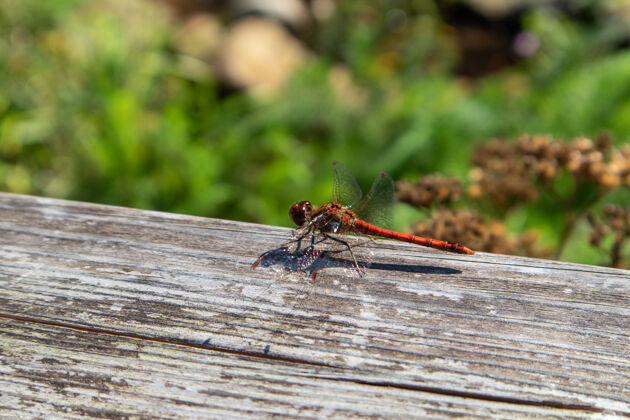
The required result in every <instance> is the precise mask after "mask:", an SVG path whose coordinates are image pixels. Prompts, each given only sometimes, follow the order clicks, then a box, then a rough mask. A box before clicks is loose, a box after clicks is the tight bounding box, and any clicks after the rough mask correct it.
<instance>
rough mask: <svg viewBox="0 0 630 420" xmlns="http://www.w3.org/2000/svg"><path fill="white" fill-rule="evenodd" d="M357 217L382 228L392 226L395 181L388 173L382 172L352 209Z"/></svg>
mask: <svg viewBox="0 0 630 420" xmlns="http://www.w3.org/2000/svg"><path fill="white" fill-rule="evenodd" d="M352 210H354V212H355V213H356V215H357V217H359V219H361V220H365V221H366V222H368V223H371V224H373V225H376V226H378V227H382V228H386V229H388V228H390V227H391V224H392V213H393V210H394V181H393V180H392V178H391V177H390V176H389V175H387V174H386V173H382V174H380V175H379V176H378V177H377V178H376V179H375V180H374V183H373V184H372V188H370V192H369V193H368V194H367V195H366V196H365V197H363V199H362V200H361V201H360V202H359V203H357V204H356V206H355V207H354V208H353V209H352Z"/></svg>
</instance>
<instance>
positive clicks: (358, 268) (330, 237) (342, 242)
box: [322, 233, 361, 274]
mask: <svg viewBox="0 0 630 420" xmlns="http://www.w3.org/2000/svg"><path fill="white" fill-rule="evenodd" d="M322 234H323V235H324V236H325V237H326V238H329V239H332V240H333V241H335V242H338V243H340V244H343V245H344V246H345V247H346V248H348V251H350V255H351V256H352V261H353V262H354V266H355V267H356V268H357V271H358V272H359V274H360V273H361V267H359V263H358V262H357V258H356V257H355V256H354V252H352V247H351V246H350V244H349V243H348V242H346V241H344V240H343V239H339V238H335V237H334V236H331V235H328V234H326V233H322Z"/></svg>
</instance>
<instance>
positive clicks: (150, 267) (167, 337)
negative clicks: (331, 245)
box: [0, 193, 630, 418]
mask: <svg viewBox="0 0 630 420" xmlns="http://www.w3.org/2000/svg"><path fill="white" fill-rule="evenodd" d="M290 235H291V231H290V230H289V229H285V228H278V227H270V226H262V225H255V224H248V223H238V222H232V221H225V220H217V219H206V218H199V217H190V216H183V215H177V214H167V213H159V212H149V211H141V210H134V209H126V208H119V207H111V206H102V205H94V204H87V203H77V202H70V201H62V200H54V199H45V198H38V197H28V196H20V195H11V194H4V193H0V417H18V416H27V417H29V416H30V417H39V418H54V417H57V418H62V417H63V418H84V417H103V418H125V417H147V418H149V417H151V418H160V417H163V418H217V417H222V416H225V415H229V416H233V417H242V418H261V417H262V418H265V417H284V416H286V417H292V418H300V417H307V418H331V417H338V418H351V417H358V418H365V417H384V418H410V417H418V418H431V417H435V418H441V417H455V416H465V417H467V418H473V417H502V418H518V417H523V418H532V417H557V418H592V417H598V418H607V417H611V418H613V417H630V307H629V306H630V305H629V303H630V272H629V271H625V270H615V269H609V268H602V267H594V266H585V265H577V264H567V263H560V262H555V261H546V260H535V259H527V258H518V257H510V256H501V255H493V254H483V253H478V254H475V255H472V256H461V255H453V254H447V253H443V252H440V251H435V250H431V249H427V248H423V247H418V246H415V245H410V244H398V243H395V242H393V241H385V240H383V241H380V240H379V241H376V242H375V244H374V245H375V247H374V255H372V256H371V257H370V258H371V260H372V262H373V263H372V265H371V267H370V268H369V269H368V270H367V271H366V273H365V275H363V276H358V275H356V274H352V270H350V269H347V268H345V267H336V268H335V267H333V268H327V269H325V270H323V271H321V272H319V274H318V276H317V278H316V280H315V281H313V280H311V276H310V274H309V273H305V272H298V273H289V274H287V273H286V272H282V271H281V270H280V267H278V266H269V267H263V266H260V267H258V268H257V269H256V270H252V269H251V264H252V263H253V262H254V261H255V260H256V258H257V257H258V255H259V254H261V253H262V252H264V251H267V250H270V249H274V248H277V247H278V246H279V245H281V244H282V243H283V242H285V241H286V240H287V239H288V238H290ZM349 240H354V239H353V238H350V239H349ZM358 252H359V254H361V253H362V252H364V251H362V250H359V251H358ZM363 256H365V254H364V255H363ZM331 261H332V260H331ZM341 265H343V264H341Z"/></svg>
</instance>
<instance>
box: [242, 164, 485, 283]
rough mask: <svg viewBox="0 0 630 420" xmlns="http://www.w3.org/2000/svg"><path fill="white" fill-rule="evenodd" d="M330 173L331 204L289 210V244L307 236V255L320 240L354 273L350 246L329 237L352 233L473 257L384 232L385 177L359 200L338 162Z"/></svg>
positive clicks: (442, 244)
mask: <svg viewBox="0 0 630 420" xmlns="http://www.w3.org/2000/svg"><path fill="white" fill-rule="evenodd" d="M333 172H334V182H333V201H331V202H328V203H324V204H322V205H320V206H317V207H315V206H313V205H312V204H311V202H310V201H300V202H296V203H294V204H293V205H292V206H291V207H290V208H289V217H290V218H291V220H292V221H293V223H295V225H296V226H298V227H299V233H298V235H296V237H295V238H294V239H293V240H292V241H290V242H298V243H299V242H301V241H302V240H304V239H305V238H307V237H309V235H310V237H311V245H310V252H312V253H314V254H317V252H316V251H313V250H314V249H315V245H316V244H317V243H320V242H322V241H323V240H331V241H335V242H337V243H340V244H342V245H343V246H344V247H345V248H346V249H347V250H348V251H349V252H350V255H351V256H352V259H353V260H354V265H355V267H356V268H357V269H360V268H361V267H360V264H359V263H358V262H357V259H356V257H355V255H354V252H353V251H352V247H351V246H350V244H349V243H348V242H347V241H345V240H343V239H341V238H339V237H336V236H333V235H336V234H344V233H354V234H359V235H368V236H377V237H382V238H389V239H394V240H397V241H402V242H409V243H413V244H416V245H421V246H426V247H430V248H434V249H439V250H442V251H449V252H455V253H458V254H466V255H472V254H474V251H472V250H471V249H469V248H467V247H465V246H463V245H460V244H457V243H454V242H448V241H443V240H439V239H433V238H425V237H422V236H416V235H411V234H407V233H401V232H396V231H394V230H390V229H388V228H387V226H389V225H390V224H391V220H392V212H393V205H394V181H393V180H392V178H391V177H390V176H389V175H387V174H386V173H384V172H383V173H381V174H380V175H379V176H378V177H377V178H376V179H375V180H374V183H373V184H372V187H371V188H370V190H369V192H368V193H367V194H366V195H365V196H363V193H362V191H361V187H359V184H358V182H357V181H356V179H355V178H354V176H353V175H352V173H351V172H350V170H349V169H348V168H346V167H345V166H344V165H343V164H341V163H339V162H333ZM380 226H384V227H380ZM316 234H319V235H321V237H320V238H317V239H316V238H315V235H316ZM281 249H283V250H286V249H287V248H286V246H285V247H283V248H281ZM270 252H272V251H270ZM270 252H267V253H265V254H263V255H261V256H260V257H259V259H258V260H257V261H256V262H254V264H253V265H252V268H256V267H257V266H258V265H259V264H260V262H261V261H263V260H264V259H265V258H267V257H269V255H270ZM315 275H316V272H314V273H313V279H315Z"/></svg>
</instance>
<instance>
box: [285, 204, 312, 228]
mask: <svg viewBox="0 0 630 420" xmlns="http://www.w3.org/2000/svg"><path fill="white" fill-rule="evenodd" d="M311 210H313V206H312V205H311V202H310V201H300V202H299V203H294V204H293V205H292V206H291V208H290V209H289V216H290V217H291V220H293V223H295V224H296V225H297V226H304V224H305V223H306V222H307V221H309V220H310V219H311Z"/></svg>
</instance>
